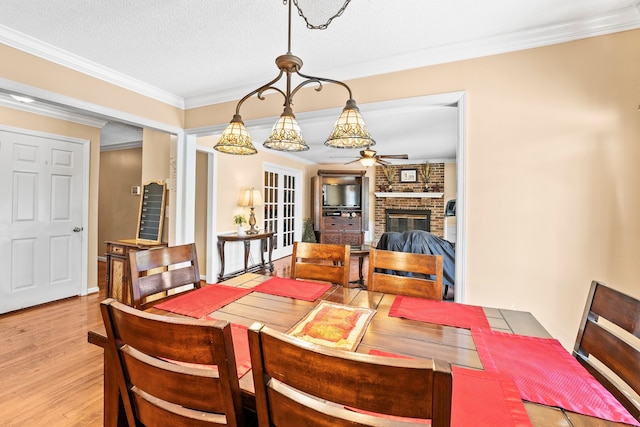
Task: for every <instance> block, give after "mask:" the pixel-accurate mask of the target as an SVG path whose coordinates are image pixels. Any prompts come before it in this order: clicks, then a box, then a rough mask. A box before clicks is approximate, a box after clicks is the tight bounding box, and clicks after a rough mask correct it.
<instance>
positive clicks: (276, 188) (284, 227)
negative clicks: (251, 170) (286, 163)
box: [264, 166, 302, 259]
mask: <svg viewBox="0 0 640 427" xmlns="http://www.w3.org/2000/svg"><path fill="white" fill-rule="evenodd" d="M301 176H302V173H301V172H300V171H296V170H291V169H284V168H280V167H277V166H265V172H264V199H265V200H264V228H265V230H270V231H274V232H275V236H274V250H273V258H274V259H278V258H282V257H285V256H288V255H291V251H292V249H293V242H294V241H296V240H300V237H301V236H302V218H301V216H302V209H301V208H300V205H301V202H302V194H301V193H300V188H301V186H300V181H301Z"/></svg>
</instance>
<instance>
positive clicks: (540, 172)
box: [0, 30, 640, 347]
mask: <svg viewBox="0 0 640 427" xmlns="http://www.w3.org/2000/svg"><path fill="white" fill-rule="evenodd" d="M639 39H640V30H635V31H628V32H622V33H616V34H612V35H606V36H601V37H595V38H590V39H584V40H578V41H574V42H570V43H563V44H559V45H554V46H549V47H543V48H537V49H530V50H526V51H520V52H514V53H507V54H502V55H495V56H491V57H485V58H479V59H473V60H468V61H459V62H455V63H450V64H443V65H438V66H432V67H424V68H418V69H414V70H408V71H404V72H398V73H392V74H386V75H380V76H374V77H369V78H362V79H358V80H353V81H350V82H348V83H349V85H350V86H351V89H352V90H353V93H354V96H355V98H356V99H357V100H358V102H359V103H366V102H375V101H382V100H390V99H399V98H405V97H414V96H423V95H428V94H437V93H444V92H452V91H465V92H466V93H467V122H466V130H467V140H466V147H467V149H466V154H467V158H466V161H467V163H466V168H465V170H463V171H461V172H462V173H463V174H464V175H465V176H466V188H467V200H466V214H467V216H466V224H465V226H466V231H467V242H468V254H467V258H468V263H467V278H466V284H467V286H466V302H468V303H472V304H482V305H489V306H496V307H503V308H514V309H519V310H527V311H531V312H532V313H533V314H534V315H535V316H536V317H537V318H538V319H539V320H540V321H541V322H542V324H543V325H544V326H545V327H546V328H547V329H548V330H549V331H550V332H551V333H552V334H553V335H554V336H556V337H557V338H559V339H560V340H561V341H562V342H563V344H564V345H565V346H567V347H569V346H571V343H572V342H573V340H574V339H575V334H576V330H577V326H578V321H579V318H580V315H581V312H582V307H583V305H584V301H585V298H586V293H587V289H588V286H589V282H590V281H591V280H592V279H600V280H603V281H605V282H607V283H609V284H610V285H612V286H614V287H616V288H618V289H620V290H622V291H625V292H628V293H630V294H633V295H635V296H638V297H640V291H639V290H638V288H637V286H636V285H635V283H636V281H637V277H636V276H637V275H636V274H635V273H636V268H635V264H636V260H637V259H638V257H639V255H640V240H639V239H638V238H637V236H638V234H639V231H640V230H639V227H640V225H639V224H640V191H639V188H638V187H639V184H638V183H639V182H640V168H638V167H637V165H636V163H637V160H638V159H639V158H640V152H639V151H640V144H638V141H639V140H640V118H639V115H638V114H639V113H638V112H637V106H638V103H639V102H640V49H638V48H637V42H638V40H639ZM0 48H1V49H0V57H2V58H3V61H1V62H0V78H6V79H9V80H16V81H19V82H23V83H25V84H33V85H36V86H39V87H43V88H45V89H48V90H52V91H60V92H62V93H65V94H67V95H69V96H75V97H77V98H80V99H83V98H85V97H88V98H90V99H91V101H92V102H96V103H104V104H105V105H109V106H112V107H114V108H120V109H122V110H123V111H131V112H133V113H134V114H139V115H144V116H145V117H148V116H150V115H153V116H154V118H155V119H156V120H161V121H163V122H166V123H176V122H179V121H180V120H181V117H179V114H173V113H172V112H173V109H171V108H160V107H159V106H157V105H156V104H155V103H153V108H150V109H145V108H143V107H142V104H147V103H150V102H151V101H150V100H148V99H146V98H144V97H140V96H138V97H135V98H136V99H135V100H134V101H135V102H127V101H132V100H131V99H130V97H132V96H133V95H131V94H130V93H127V94H126V96H125V97H124V98H125V100H122V99H118V96H114V93H115V92H112V93H109V91H107V90H103V89H106V88H105V84H104V83H103V82H99V81H97V80H95V79H88V78H84V77H82V78H79V79H78V82H79V83H81V84H79V85H78V86H74V84H75V81H74V78H75V77H78V76H75V75H74V76H73V77H74V78H71V76H70V74H72V73H73V72H70V71H66V70H60V67H58V66H53V65H51V64H46V63H44V61H42V60H38V59H34V58H32V57H31V58H28V57H26V55H25V54H21V53H20V52H16V51H12V50H11V49H10V48H7V47H2V46H0ZM7 58H9V59H11V60H7ZM60 75H65V76H66V77H65V78H66V81H65V82H62V83H60V82H57V77H58V76H60ZM120 91H121V90H118V91H117V92H120ZM311 91H312V89H304V90H301V91H300V93H298V94H297V95H296V111H297V112H303V111H309V110H312V109H317V108H328V107H338V106H342V104H343V102H344V90H342V88H336V87H335V85H326V86H325V88H324V89H323V92H322V93H321V94H318V93H315V92H313V93H312V94H310V92H311ZM85 92H86V93H85ZM234 107H235V103H225V104H221V105H216V106H210V107H202V108H198V109H194V110H189V111H187V112H186V116H185V117H184V124H185V127H187V128H192V127H197V126H207V125H214V124H219V123H225V122H228V121H229V120H230V118H231V116H232V114H233V110H234ZM280 109H281V100H279V99H277V98H275V97H273V96H270V97H269V99H268V100H267V101H264V102H262V101H259V100H248V101H247V102H246V103H245V104H244V106H243V111H242V114H243V118H244V119H245V120H250V119H253V118H259V117H264V116H271V115H273V111H280ZM159 110H162V111H159ZM2 120H3V121H4V120H5V119H4V117H3V119H2ZM34 126H35V127H37V126H41V125H40V124H39V123H32V122H27V123H25V124H24V125H23V126H22V127H26V128H33V127H34ZM93 156H94V153H92V194H95V192H96V191H97V175H96V174H97V168H98V164H97V163H98V162H97V154H96V155H95V156H96V157H95V158H94V157H93ZM263 161H269V162H273V163H279V164H285V165H288V164H291V163H295V162H290V161H288V160H287V161H283V158H281V157H278V156H275V155H271V154H270V153H260V154H258V155H256V156H249V157H233V156H228V155H221V156H220V159H219V168H218V169H219V170H218V179H219V186H220V192H219V196H220V197H219V200H218V202H219V208H218V224H217V225H216V228H217V231H223V230H230V229H231V227H232V224H231V218H232V216H233V214H234V213H235V212H234V211H235V210H237V209H239V208H238V207H237V206H236V201H237V195H238V192H239V190H240V188H242V187H243V186H248V185H254V186H257V185H258V184H259V183H260V182H261V172H262V162H263ZM296 165H297V166H299V167H300V168H301V169H303V170H306V173H305V176H304V178H305V180H307V179H308V178H309V176H311V174H312V171H311V170H310V168H307V167H306V166H305V165H303V164H296ZM94 167H95V169H93V168H94ZM323 168H327V167H324V166H323ZM93 203H94V206H93V209H92V210H91V214H92V222H93V224H92V226H93V229H94V230H95V227H96V221H97V218H96V210H97V209H96V208H97V202H95V201H94V202H93ZM308 206H309V201H308V198H307V199H306V202H305V206H304V209H305V216H308V209H309V208H308ZM259 220H261V218H259ZM459 225H460V224H459ZM90 226H91V224H90ZM94 232H95V231H94ZM93 244H94V247H95V237H94V238H93ZM92 255H93V256H92ZM89 258H90V259H95V249H94V250H93V251H92V252H90V254H89ZM94 277H95V276H94Z"/></svg>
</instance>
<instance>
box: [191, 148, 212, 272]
mask: <svg viewBox="0 0 640 427" xmlns="http://www.w3.org/2000/svg"><path fill="white" fill-rule="evenodd" d="M208 156H209V154H208V153H203V152H197V153H196V207H195V220H194V222H195V229H196V231H195V233H194V238H195V239H194V240H195V244H196V251H197V252H198V268H199V269H200V275H201V276H205V275H206V274H207V261H206V260H207V233H208V232H209V231H208V229H207V204H208V200H209V198H208V193H207V192H208V190H209V185H208V182H207V177H208V165H209V161H208Z"/></svg>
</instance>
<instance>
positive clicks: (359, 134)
mask: <svg viewBox="0 0 640 427" xmlns="http://www.w3.org/2000/svg"><path fill="white" fill-rule="evenodd" d="M375 144H376V142H375V141H374V140H373V139H371V134H370V133H369V130H368V129H367V125H366V124H365V123H364V119H363V118H362V115H361V114H360V110H359V109H358V107H357V106H356V101H354V100H353V99H350V100H348V101H347V105H345V107H344V109H343V110H342V113H341V114H340V117H338V120H336V124H335V125H334V127H333V131H332V132H331V134H330V135H329V138H327V140H326V141H325V142H324V145H327V146H329V147H333V148H366V147H370V146H372V145H375Z"/></svg>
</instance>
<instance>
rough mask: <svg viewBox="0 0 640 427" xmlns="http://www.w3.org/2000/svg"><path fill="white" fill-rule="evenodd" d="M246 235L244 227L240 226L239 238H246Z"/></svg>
mask: <svg viewBox="0 0 640 427" xmlns="http://www.w3.org/2000/svg"><path fill="white" fill-rule="evenodd" d="M245 234H246V233H245V231H244V225H239V226H238V236H244V235H245Z"/></svg>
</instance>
